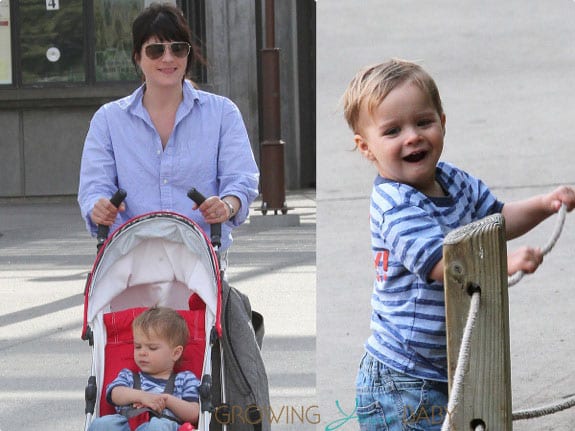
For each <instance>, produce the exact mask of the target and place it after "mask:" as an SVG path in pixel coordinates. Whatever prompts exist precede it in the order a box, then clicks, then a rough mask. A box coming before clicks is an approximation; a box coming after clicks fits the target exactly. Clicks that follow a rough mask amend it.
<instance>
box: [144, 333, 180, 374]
mask: <svg viewBox="0 0 575 431" xmlns="http://www.w3.org/2000/svg"><path fill="white" fill-rule="evenodd" d="M181 349H182V347H181V346H178V347H172V346H170V345H169V344H168V342H167V341H166V340H165V339H163V338H161V337H159V336H158V335H157V334H155V333H150V334H145V333H144V332H143V331H139V330H134V360H135V361H136V365H138V368H140V370H142V371H143V372H144V373H146V374H149V375H150V376H152V377H157V378H161V379H167V378H169V377H170V374H172V370H173V368H174V364H175V363H176V361H177V360H178V359H179V357H180V355H181V353H182V351H181Z"/></svg>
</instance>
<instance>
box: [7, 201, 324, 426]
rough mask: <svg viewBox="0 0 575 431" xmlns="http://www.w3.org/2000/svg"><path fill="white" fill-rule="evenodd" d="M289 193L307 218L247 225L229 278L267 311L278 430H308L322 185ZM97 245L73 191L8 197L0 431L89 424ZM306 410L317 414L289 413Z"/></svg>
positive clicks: (234, 250)
mask: <svg viewBox="0 0 575 431" xmlns="http://www.w3.org/2000/svg"><path fill="white" fill-rule="evenodd" d="M286 200H287V203H288V205H289V206H290V207H293V210H291V211H290V212H289V213H290V214H292V213H293V214H299V216H300V221H301V223H300V225H299V226H297V227H284V228H264V227H260V228H254V227H252V226H250V224H249V222H248V223H246V224H244V225H242V226H241V227H240V228H238V229H237V230H236V231H235V234H234V236H235V244H234V246H233V247H232V249H231V250H230V255H229V260H230V269H229V271H228V277H229V281H230V284H232V285H233V286H235V287H237V288H238V289H240V290H241V291H243V292H245V293H247V294H248V296H249V297H250V300H251V302H252V307H253V308H254V309H255V310H257V311H259V312H261V313H262V314H263V315H264V318H265V325H266V336H265V338H264V348H263V355H264V360H265V362H266V367H267V371H268V377H269V382H270V395H271V408H272V409H273V411H274V412H275V415H276V422H277V424H276V425H275V426H274V429H275V430H294V429H302V430H305V429H313V428H314V425H313V424H312V422H313V421H316V419H315V418H314V417H313V416H312V413H314V412H316V411H317V408H316V407H314V406H315V405H316V404H317V402H316V393H315V309H316V307H315V222H316V220H315V213H316V208H315V191H313V190H302V191H295V192H288V193H287V198H286ZM257 207H259V203H258V202H256V203H255V204H254V208H257ZM254 214H257V213H256V212H254ZM266 217H268V216H266ZM269 217H281V216H279V215H278V216H271V215H269ZM95 246H96V244H95V240H93V239H91V238H89V236H88V234H87V233H86V231H85V230H84V225H83V221H82V220H81V218H80V215H79V210H78V207H77V205H76V203H75V201H74V200H73V199H72V198H63V199H42V200H38V199H36V200H26V201H22V200H4V201H2V202H0V295H1V297H2V298H3V300H2V301H0V430H1V431H12V430H19V429H33V428H39V427H41V428H42V429H43V430H46V431H52V430H53V431H68V430H69V431H72V430H74V431H79V430H82V429H83V426H84V401H83V399H84V386H85V384H86V381H87V378H88V375H89V373H90V364H91V352H90V348H89V347H88V345H87V343H85V342H83V341H81V340H80V332H81V324H82V313H83V306H82V304H83V295H82V292H83V289H84V283H85V280H86V276H87V274H88V272H89V270H90V268H91V266H92V264H93V261H94V258H95V251H96V247H95ZM282 409H283V410H282ZM302 409H304V410H307V411H308V417H309V419H310V420H308V419H307V418H305V419H304V420H303V421H300V420H299V418H298V417H294V416H293V415H289V414H288V413H289V412H293V411H295V412H299V411H301V410H302Z"/></svg>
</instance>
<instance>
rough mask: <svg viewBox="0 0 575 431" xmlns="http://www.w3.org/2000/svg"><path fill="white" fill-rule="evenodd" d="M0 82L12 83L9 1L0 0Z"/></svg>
mask: <svg viewBox="0 0 575 431" xmlns="http://www.w3.org/2000/svg"><path fill="white" fill-rule="evenodd" d="M0 84H12V49H11V47H10V2H8V1H6V0H4V1H2V0H0Z"/></svg>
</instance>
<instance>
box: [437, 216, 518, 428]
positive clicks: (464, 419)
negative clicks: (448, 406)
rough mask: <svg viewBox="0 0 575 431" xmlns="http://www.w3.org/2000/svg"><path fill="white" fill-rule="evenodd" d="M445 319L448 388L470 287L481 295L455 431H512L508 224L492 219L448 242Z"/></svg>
mask: <svg viewBox="0 0 575 431" xmlns="http://www.w3.org/2000/svg"><path fill="white" fill-rule="evenodd" d="M443 257H444V263H445V273H444V275H445V315H446V323H447V360H448V370H449V371H448V373H449V387H450V390H451V385H452V383H453V375H454V372H455V368H456V366H457V358H458V355H459V347H460V345H461V337H462V335H463V329H464V327H465V322H466V320H467V315H468V310H469V304H470V300H471V296H470V295H469V293H468V288H469V286H470V285H477V286H479V288H480V289H481V302H480V307H479V314H478V316H477V321H476V325H475V329H474V331H473V336H472V338H471V351H470V361H469V367H468V368H467V369H466V370H465V376H464V385H463V390H462V392H461V395H462V396H461V401H460V404H459V407H458V408H457V409H456V411H454V412H449V414H451V415H452V424H453V427H452V429H453V430H457V431H468V430H473V429H474V428H475V426H477V425H479V424H481V423H482V422H483V423H484V424H485V429H486V430H489V431H511V429H512V418H511V414H512V411H511V359H510V353H509V301H508V296H507V252H506V245H505V224H504V219H503V217H502V216H501V215H500V214H496V215H492V216H489V217H486V218H484V219H481V220H478V221H477V222H474V223H471V224H469V225H466V226H463V227H461V228H459V229H456V230H454V231H452V232H450V233H449V234H448V235H447V236H446V238H445V242H444V247H443Z"/></svg>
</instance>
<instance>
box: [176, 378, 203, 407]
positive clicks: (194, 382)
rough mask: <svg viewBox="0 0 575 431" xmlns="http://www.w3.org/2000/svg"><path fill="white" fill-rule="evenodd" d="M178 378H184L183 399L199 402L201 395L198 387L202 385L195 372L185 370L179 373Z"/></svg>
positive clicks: (182, 384)
mask: <svg viewBox="0 0 575 431" xmlns="http://www.w3.org/2000/svg"><path fill="white" fill-rule="evenodd" d="M178 378H179V379H182V380H181V387H182V399H183V400H185V401H189V402H196V403H197V402H199V400H200V395H199V391H198V388H199V387H200V381H199V380H198V379H197V377H196V376H195V374H194V373H192V372H191V371H183V372H181V373H179V374H178Z"/></svg>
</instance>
